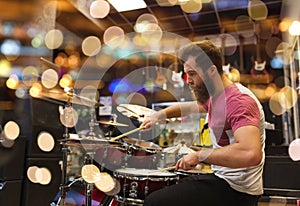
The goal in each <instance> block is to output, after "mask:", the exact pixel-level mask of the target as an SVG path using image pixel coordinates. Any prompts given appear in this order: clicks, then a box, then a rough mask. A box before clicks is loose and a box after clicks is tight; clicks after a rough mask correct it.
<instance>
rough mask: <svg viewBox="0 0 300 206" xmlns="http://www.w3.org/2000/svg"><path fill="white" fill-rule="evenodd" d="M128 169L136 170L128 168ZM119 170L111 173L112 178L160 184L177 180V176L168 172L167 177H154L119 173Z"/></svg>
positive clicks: (152, 175) (151, 175) (153, 175)
mask: <svg viewBox="0 0 300 206" xmlns="http://www.w3.org/2000/svg"><path fill="white" fill-rule="evenodd" d="M125 169H126V168H125ZM128 169H136V168H128ZM119 170H121V169H117V170H115V171H114V172H113V176H114V177H115V178H124V179H129V180H134V181H145V180H148V181H152V182H161V181H164V182H166V181H173V180H179V177H178V174H176V173H171V172H169V176H167V175H160V176H155V174H150V175H141V174H132V173H125V172H120V171H119ZM137 170H139V169H137ZM152 171H155V170H152Z"/></svg>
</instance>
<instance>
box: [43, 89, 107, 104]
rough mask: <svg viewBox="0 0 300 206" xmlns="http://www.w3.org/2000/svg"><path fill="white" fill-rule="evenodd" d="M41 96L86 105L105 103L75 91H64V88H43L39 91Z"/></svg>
mask: <svg viewBox="0 0 300 206" xmlns="http://www.w3.org/2000/svg"><path fill="white" fill-rule="evenodd" d="M38 97H41V98H51V99H55V100H58V101H62V102H70V103H74V104H79V105H85V106H103V104H101V103H99V102H97V101H96V100H92V99H89V98H87V97H83V96H79V95H77V94H75V93H74V92H73V91H67V92H65V91H62V90H43V91H41V92H40V93H39V96H38Z"/></svg>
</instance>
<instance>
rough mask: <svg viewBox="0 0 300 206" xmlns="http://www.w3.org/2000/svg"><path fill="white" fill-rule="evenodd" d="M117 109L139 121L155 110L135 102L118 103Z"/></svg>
mask: <svg viewBox="0 0 300 206" xmlns="http://www.w3.org/2000/svg"><path fill="white" fill-rule="evenodd" d="M117 110H118V111H119V112H121V113H122V114H123V115H125V116H127V117H130V118H134V119H136V120H138V121H140V122H143V121H144V120H145V118H147V117H150V116H151V114H153V113H155V112H156V111H154V110H152V109H149V108H147V107H143V106H140V105H135V104H120V105H119V106H117Z"/></svg>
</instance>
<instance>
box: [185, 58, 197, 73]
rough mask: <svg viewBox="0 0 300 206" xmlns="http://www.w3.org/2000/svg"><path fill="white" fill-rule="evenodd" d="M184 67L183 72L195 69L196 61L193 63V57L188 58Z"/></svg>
mask: <svg viewBox="0 0 300 206" xmlns="http://www.w3.org/2000/svg"><path fill="white" fill-rule="evenodd" d="M183 66H184V71H185V72H188V71H194V70H195V69H196V61H195V57H193V56H190V57H189V58H188V59H187V60H186V61H185V62H184V64H183Z"/></svg>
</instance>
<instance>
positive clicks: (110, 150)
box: [42, 90, 211, 206]
mask: <svg viewBox="0 0 300 206" xmlns="http://www.w3.org/2000/svg"><path fill="white" fill-rule="evenodd" d="M42 97H44V98H51V99H54V100H59V101H62V102H65V103H66V105H67V106H68V107H70V106H72V104H81V105H89V106H91V105H95V106H98V107H99V106H103V105H102V104H101V103H99V102H95V101H92V100H90V99H88V98H85V97H81V96H78V95H75V94H74V91H72V90H69V91H67V92H66V93H65V94H61V93H59V92H43V93H42ZM117 110H118V111H119V112H120V113H121V114H122V115H124V116H125V117H128V118H132V119H134V120H136V121H138V122H140V123H141V122H143V121H144V120H145V118H147V117H148V116H150V115H151V114H152V113H154V112H155V111H153V110H151V109H148V108H146V107H143V106H139V105H133V104H120V105H119V106H117ZM99 124H101V125H104V126H108V127H112V128H114V127H124V128H126V127H128V125H127V124H124V123H120V122H117V121H115V120H109V121H96V120H95V119H94V118H93V117H91V120H90V122H89V133H88V135H86V136H80V135H72V134H69V132H68V128H67V126H66V129H65V134H64V135H63V137H64V138H63V139H61V140H59V142H60V144H61V146H62V154H63V156H62V171H61V173H62V175H61V178H62V179H61V186H60V188H59V189H60V195H59V199H58V201H57V203H56V205H57V206H63V205H65V204H66V200H67V198H66V196H67V192H68V191H69V190H70V187H71V186H72V185H73V184H75V183H76V182H82V183H84V185H85V188H84V189H85V192H84V193H85V194H84V195H85V204H83V205H85V206H92V193H93V190H94V189H96V188H97V189H98V190H100V191H102V192H103V193H105V196H106V198H104V199H103V201H101V203H100V205H112V202H113V201H116V202H117V204H118V205H143V202H144V199H145V197H146V196H147V195H148V194H150V193H151V192H153V191H155V190H158V189H161V188H164V187H167V186H169V185H172V184H176V183H177V182H178V180H179V178H180V176H182V174H183V173H184V174H187V173H186V172H184V171H179V172H180V173H177V172H176V171H174V167H170V168H171V169H173V171H170V169H169V168H167V165H166V164H165V163H164V162H163V161H164V157H165V156H166V155H168V154H172V155H174V154H175V153H176V156H175V158H174V161H173V162H172V163H171V164H173V165H175V163H176V161H177V160H178V158H179V157H180V155H184V154H187V153H189V152H193V151H194V150H192V149H190V148H189V147H187V146H186V145H185V144H184V143H181V144H179V145H175V146H173V147H169V148H161V147H160V146H158V145H157V144H155V143H153V142H151V141H145V140H142V139H141V138H130V137H129V135H131V134H133V133H137V132H139V133H141V132H142V130H143V128H142V127H137V128H135V129H133V130H131V131H128V132H125V133H123V134H121V135H118V136H116V137H112V136H111V133H109V136H108V137H103V136H100V137H99V136H96V135H95V132H94V130H93V128H94V126H97V125H99ZM139 137H140V135H139ZM72 148H81V149H84V150H85V153H84V162H83V166H82V168H81V174H80V175H79V177H78V178H75V179H74V180H73V181H71V182H70V179H69V178H68V174H67V171H68V170H67V169H68V165H69V161H70V160H69V154H70V149H72ZM197 171H198V173H199V174H200V173H201V170H194V171H193V173H192V174H197ZM206 172H207V173H208V172H211V171H209V170H207V171H206ZM95 187H96V188H95Z"/></svg>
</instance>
